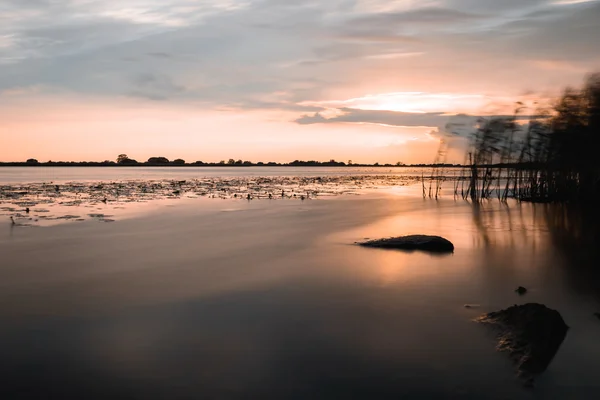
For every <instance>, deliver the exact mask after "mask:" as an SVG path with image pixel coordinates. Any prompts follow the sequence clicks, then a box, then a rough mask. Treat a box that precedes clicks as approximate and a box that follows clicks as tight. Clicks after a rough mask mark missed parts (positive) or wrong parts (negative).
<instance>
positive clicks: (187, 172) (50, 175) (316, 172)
mask: <svg viewBox="0 0 600 400" xmlns="http://www.w3.org/2000/svg"><path fill="white" fill-rule="evenodd" d="M446 171H451V173H456V174H457V175H458V174H460V172H459V171H458V170H456V169H446ZM422 173H424V174H425V175H426V176H427V174H430V173H431V169H430V168H407V167H391V168H387V167H379V168H361V167H342V168H340V167H309V168H307V167H2V168H0V184H13V183H35V182H55V183H63V182H73V181H75V182H90V181H92V182H96V181H120V180H131V179H145V180H159V179H195V178H196V179H197V178H206V177H208V178H226V177H237V176H245V177H246V176H247V177H257V176H268V177H272V176H339V175H407V176H418V177H420V176H421V174H422Z"/></svg>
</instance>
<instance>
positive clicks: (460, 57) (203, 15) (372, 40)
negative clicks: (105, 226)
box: [0, 0, 600, 163]
mask: <svg viewBox="0 0 600 400" xmlns="http://www.w3.org/2000/svg"><path fill="white" fill-rule="evenodd" d="M598 21H600V1H598V0H588V1H584V0H328V1H323V0H322V1H313V0H285V1H284V0H1V1H0V160H2V161H23V160H25V159H28V158H36V159H38V160H40V161H47V160H54V161H57V160H69V161H71V160H73V161H81V160H91V161H103V160H106V159H110V160H114V159H116V157H117V156H118V155H119V154H121V153H125V154H128V155H129V156H130V157H131V158H134V159H137V160H138V161H145V160H146V159H147V158H149V157H152V156H165V157H167V158H170V159H174V158H183V159H185V160H186V161H188V162H193V161H196V160H202V161H209V162H210V161H212V162H218V161H220V160H224V159H225V160H227V159H229V158H235V159H243V160H251V161H277V162H286V161H292V160H295V159H305V160H309V159H314V160H329V159H332V158H333V159H336V160H340V161H347V160H353V161H354V162H357V163H359V162H360V163H373V162H380V163H388V162H389V163H395V162H397V161H401V162H404V163H421V162H424V163H427V162H432V161H433V160H434V158H435V155H436V152H437V149H438V147H439V143H440V138H441V137H447V136H448V135H449V134H460V135H463V134H466V131H467V130H468V129H467V128H468V124H469V123H468V121H470V120H471V117H466V116H465V115H470V116H476V115H490V114H498V113H500V114H502V113H507V112H510V110H511V109H512V107H513V104H514V102H515V101H516V100H519V99H523V98H525V99H529V100H532V101H533V100H535V99H548V98H551V97H552V96H556V95H558V94H559V93H560V91H561V90H562V89H563V87H565V86H566V85H580V84H581V83H582V82H583V80H584V78H585V76H586V74H587V73H590V72H593V71H596V70H600V23H599V22H598ZM448 154H449V155H448V160H447V161H448V162H461V161H462V160H463V157H464V155H463V154H462V149H461V147H460V143H458V144H456V145H451V151H450V152H449V153H448Z"/></svg>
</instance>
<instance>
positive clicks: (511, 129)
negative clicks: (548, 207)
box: [454, 73, 600, 202]
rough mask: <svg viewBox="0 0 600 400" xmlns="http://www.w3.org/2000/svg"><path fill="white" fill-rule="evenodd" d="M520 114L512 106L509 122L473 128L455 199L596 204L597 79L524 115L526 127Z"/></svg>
mask: <svg viewBox="0 0 600 400" xmlns="http://www.w3.org/2000/svg"><path fill="white" fill-rule="evenodd" d="M523 111H524V107H523V104H522V103H517V107H516V109H515V112H514V115H512V116H510V117H491V118H487V119H486V118H482V119H481V120H480V121H479V122H478V127H477V129H476V131H475V132H474V134H473V135H472V137H471V141H470V144H469V150H468V159H469V163H468V167H466V169H465V170H464V171H463V172H464V174H465V175H466V176H467V177H468V178H467V181H468V187H467V190H466V191H464V190H462V189H461V196H462V197H463V198H465V199H470V200H471V201H474V202H479V201H481V200H484V199H489V198H491V197H493V196H495V197H497V198H498V199H499V200H500V201H506V200H507V199H508V198H515V199H517V200H520V201H532V202H575V201H586V202H587V201H595V200H597V199H598V197H599V196H600V168H599V167H600V161H599V160H600V158H599V156H598V146H599V145H600V140H598V138H599V137H600V73H598V74H593V75H590V76H589V78H588V79H587V81H586V82H585V84H584V85H583V87H582V88H581V89H573V88H568V89H566V90H565V92H564V94H563V95H562V97H561V98H560V99H559V100H558V101H557V102H556V104H555V105H554V107H552V108H551V109H539V110H535V112H534V113H533V114H532V115H527V116H526V118H527V120H528V123H526V124H523V123H521V121H522V120H523V119H524V118H525V116H523V115H522V113H523ZM463 182H464V181H463ZM463 184H464V183H463ZM455 185H456V186H455V190H454V193H455V195H458V183H456V184H455Z"/></svg>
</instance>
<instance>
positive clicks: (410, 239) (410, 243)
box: [358, 235, 454, 253]
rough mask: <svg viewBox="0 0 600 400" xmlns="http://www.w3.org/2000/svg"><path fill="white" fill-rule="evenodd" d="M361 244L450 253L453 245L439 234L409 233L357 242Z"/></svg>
mask: <svg viewBox="0 0 600 400" xmlns="http://www.w3.org/2000/svg"><path fill="white" fill-rule="evenodd" d="M358 244H359V245H361V246H366V247H377V248H382V249H399V250H422V251H430V252H436V253H452V252H453V251H454V245H453V244H452V242H450V241H449V240H447V239H444V238H443V237H440V236H427V235H410V236H399V237H394V238H387V239H376V240H369V241H367V242H361V243H358Z"/></svg>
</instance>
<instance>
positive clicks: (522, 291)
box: [515, 286, 527, 296]
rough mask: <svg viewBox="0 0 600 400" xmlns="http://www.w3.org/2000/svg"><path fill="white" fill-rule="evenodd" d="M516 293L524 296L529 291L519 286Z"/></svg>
mask: <svg viewBox="0 0 600 400" xmlns="http://www.w3.org/2000/svg"><path fill="white" fill-rule="evenodd" d="M515 292H517V293H519V294H520V295H521V296H522V295H524V294H525V293H527V289H525V288H524V287H523V286H519V287H518V288H516V289H515Z"/></svg>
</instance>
